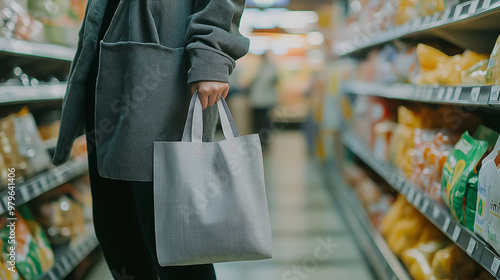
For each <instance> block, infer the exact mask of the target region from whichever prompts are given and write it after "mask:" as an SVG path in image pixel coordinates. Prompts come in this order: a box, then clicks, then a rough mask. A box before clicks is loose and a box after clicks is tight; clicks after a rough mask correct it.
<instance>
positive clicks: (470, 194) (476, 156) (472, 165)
mask: <svg viewBox="0 0 500 280" xmlns="http://www.w3.org/2000/svg"><path fill="white" fill-rule="evenodd" d="M487 149H488V143H487V142H486V141H481V140H476V139H474V138H472V137H471V136H470V135H469V133H468V132H465V133H464V134H462V138H461V139H460V140H459V141H458V143H457V144H456V145H455V147H454V149H453V151H452V152H451V154H450V156H449V157H448V159H447V160H446V163H445V164H444V167H443V173H442V180H441V189H442V191H443V201H444V202H445V204H446V205H447V206H448V208H449V209H450V211H451V213H452V214H453V216H454V217H455V218H456V219H457V220H458V221H459V222H460V223H461V224H462V225H464V226H466V227H467V228H468V229H469V230H471V231H474V219H475V212H476V202H477V173H476V165H477V164H478V162H479V160H480V159H481V157H482V156H483V155H484V153H485V152H486V150H487Z"/></svg>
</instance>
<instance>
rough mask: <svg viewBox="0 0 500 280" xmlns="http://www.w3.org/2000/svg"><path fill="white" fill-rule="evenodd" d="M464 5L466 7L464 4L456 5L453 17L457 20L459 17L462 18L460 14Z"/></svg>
mask: <svg viewBox="0 0 500 280" xmlns="http://www.w3.org/2000/svg"><path fill="white" fill-rule="evenodd" d="M463 7H464V6H463V4H460V5H456V6H455V12H454V13H453V19H454V20H457V19H459V18H460V14H461V13H462V9H463Z"/></svg>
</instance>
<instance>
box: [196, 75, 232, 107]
mask: <svg viewBox="0 0 500 280" xmlns="http://www.w3.org/2000/svg"><path fill="white" fill-rule="evenodd" d="M196 90H198V96H199V98H200V101H201V105H202V108H203V109H205V108H207V107H209V106H213V105H214V104H215V103H216V102H217V101H218V100H219V99H220V98H221V96H227V92H228V91H229V84H228V83H222V82H211V81H203V82H197V83H195V84H193V85H192V87H191V92H192V93H194V92H195V91H196Z"/></svg>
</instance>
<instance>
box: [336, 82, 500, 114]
mask: <svg viewBox="0 0 500 280" xmlns="http://www.w3.org/2000/svg"><path fill="white" fill-rule="evenodd" d="M341 91H342V92H344V93H348V94H356V95H371V96H379V97H385V98H392V99H400V100H409V101H419V102H429V103H445V104H455V105H471V106H490V107H496V108H499V107H500V101H499V93H500V86H456V87H447V86H415V85H410V84H392V85H385V84H380V83H366V82H358V81H349V82H344V83H343V84H342V86H341Z"/></svg>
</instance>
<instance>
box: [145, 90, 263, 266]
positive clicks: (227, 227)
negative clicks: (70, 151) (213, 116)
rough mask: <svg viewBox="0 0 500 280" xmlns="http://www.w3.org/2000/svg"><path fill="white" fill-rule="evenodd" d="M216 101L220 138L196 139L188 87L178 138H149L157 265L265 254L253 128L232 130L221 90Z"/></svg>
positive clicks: (196, 112) (195, 104)
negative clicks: (186, 108)
mask: <svg viewBox="0 0 500 280" xmlns="http://www.w3.org/2000/svg"><path fill="white" fill-rule="evenodd" d="M217 106H218V109H219V116H220V120H221V124H222V129H223V132H224V136H225V138H226V140H223V141H220V142H202V129H203V127H202V108H201V102H200V100H199V98H198V94H197V93H195V94H194V95H193V97H192V99H191V102H190V105H189V112H188V117H187V120H186V124H185V128H184V134H183V137H182V141H181V142H167V141H158V142H154V216H155V217H154V218H155V233H156V249H157V254H158V261H159V263H160V265H162V266H173V265H194V264H205V263H216V262H228V261H242V260H260V259H267V258H271V255H272V240H271V226H270V222H269V212H268V207H267V199H266V193H265V184H264V168H263V162H262V150H261V146H260V141H259V136H258V135H257V134H252V135H246V136H240V135H239V133H238V130H237V129H236V125H235V124H234V121H233V118H232V116H231V113H230V112H229V108H228V107H227V104H226V103H225V101H224V99H223V98H222V99H221V100H220V101H218V102H217Z"/></svg>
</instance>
